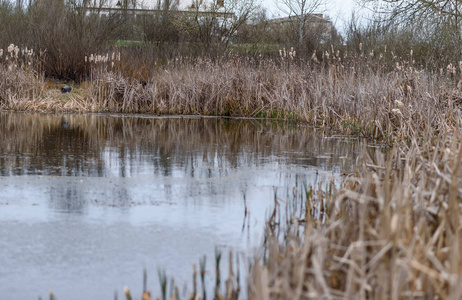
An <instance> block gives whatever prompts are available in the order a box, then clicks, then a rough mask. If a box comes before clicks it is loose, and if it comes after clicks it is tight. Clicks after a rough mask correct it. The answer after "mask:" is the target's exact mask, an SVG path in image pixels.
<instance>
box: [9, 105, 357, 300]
mask: <svg viewBox="0 0 462 300" xmlns="http://www.w3.org/2000/svg"><path fill="white" fill-rule="evenodd" d="M359 147H360V145H359V143H357V142H355V141H352V140H347V139H344V138H341V137H337V138H336V137H323V136H322V135H321V134H320V133H317V132H316V131H315V130H313V129H312V128H308V127H305V126H301V125H296V124H292V123H281V122H274V121H265V120H239V119H215V118H181V117H176V118H152V117H148V116H138V117H133V116H124V115H117V116H110V115H46V114H18V113H0V191H1V192H0V295H4V296H8V298H9V299H37V298H38V297H39V296H42V297H44V298H46V297H47V295H48V290H49V288H52V289H53V291H54V293H55V295H56V296H57V297H58V299H113V298H114V291H116V292H117V294H118V295H119V299H121V297H122V288H123V287H124V286H129V287H130V288H131V289H132V291H133V294H134V296H138V297H139V294H140V291H141V289H142V271H143V268H146V269H147V270H148V272H149V273H148V274H149V275H150V276H149V277H148V288H149V289H150V290H152V291H153V292H154V293H157V294H158V291H159V288H158V279H157V276H156V273H157V269H158V268H162V269H165V270H166V272H167V275H168V276H169V277H172V276H173V277H175V280H176V282H177V284H178V285H179V286H180V287H181V288H183V287H186V288H189V289H191V286H192V283H191V281H192V280H191V277H192V265H193V264H197V263H198V261H199V258H200V257H202V256H203V255H204V254H206V255H207V257H208V261H207V266H208V267H207V269H208V273H207V278H208V280H209V282H211V281H212V280H214V278H213V272H212V271H211V270H212V264H213V254H214V249H215V247H218V248H219V249H221V250H222V251H224V252H225V253H226V252H227V251H229V250H233V251H235V252H237V253H241V255H242V256H251V255H252V254H253V253H254V251H255V247H258V246H259V245H260V243H261V239H262V232H263V227H264V224H265V218H266V216H267V214H268V212H269V211H270V210H271V209H272V207H273V199H274V194H275V193H276V194H277V195H278V196H279V197H281V198H284V195H285V194H286V193H287V192H288V191H290V189H291V187H293V186H296V185H300V184H301V183H303V182H306V183H308V184H317V183H319V182H322V181H326V180H328V179H329V178H330V177H332V176H336V175H337V176H338V174H340V173H341V172H343V171H346V172H350V171H351V168H352V164H353V162H354V161H355V159H356V155H357V152H358V151H359ZM245 212H247V215H246V216H245Z"/></svg>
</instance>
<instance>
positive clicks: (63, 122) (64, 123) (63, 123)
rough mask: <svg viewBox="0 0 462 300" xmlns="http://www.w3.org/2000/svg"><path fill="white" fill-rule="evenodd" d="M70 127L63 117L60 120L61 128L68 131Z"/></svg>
mask: <svg viewBox="0 0 462 300" xmlns="http://www.w3.org/2000/svg"><path fill="white" fill-rule="evenodd" d="M70 127H71V125H70V124H69V121H68V120H67V119H66V117H64V116H63V117H62V118H61V128H62V129H64V130H68V129H69V128H70Z"/></svg>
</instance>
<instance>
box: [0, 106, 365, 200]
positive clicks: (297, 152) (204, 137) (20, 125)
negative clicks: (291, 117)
mask: <svg viewBox="0 0 462 300" xmlns="http://www.w3.org/2000/svg"><path fill="white" fill-rule="evenodd" d="M0 140H1V141H2V143H1V144H0V175H10V174H14V175H23V174H45V175H61V176H62V175H64V176H107V177H110V176H111V177H112V176H114V177H131V176H133V175H137V176H138V175H140V174H141V175H145V176H149V175H150V174H152V175H157V176H180V177H186V178H216V177H220V178H221V177H224V176H227V175H228V174H229V172H230V170H233V169H236V168H240V167H245V166H257V167H259V166H262V165H265V164H266V163H268V162H272V163H274V162H279V163H281V164H283V165H285V164H289V165H291V164H293V165H302V166H316V167H319V168H320V169H325V170H332V169H333V168H334V169H335V168H336V170H337V171H341V169H342V159H340V157H341V156H345V155H348V158H347V159H346V166H347V168H350V166H351V165H352V163H353V162H354V160H355V155H356V153H357V152H358V148H359V147H360V145H359V143H356V142H348V141H343V140H341V139H325V138H322V137H320V135H319V134H318V133H316V132H315V131H314V130H313V129H312V128H308V127H305V126H301V125H297V124H293V123H288V122H276V121H268V120H236V119H217V118H139V117H110V116H107V115H103V116H96V115H87V116H86V115H67V116H66V118H64V117H63V116H62V115H41V114H15V113H1V114H0ZM175 172H176V173H175ZM204 186H207V189H217V188H219V187H217V186H214V185H213V184H212V183H207V184H205V185H204ZM225 188H226V187H222V189H223V190H222V191H220V190H213V191H211V192H214V193H220V192H223V191H224V192H225ZM166 193H167V192H166ZM170 193H171V191H170ZM71 194H72V193H71ZM76 197H77V196H76Z"/></svg>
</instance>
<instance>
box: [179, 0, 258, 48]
mask: <svg viewBox="0 0 462 300" xmlns="http://www.w3.org/2000/svg"><path fill="white" fill-rule="evenodd" d="M257 8H258V5H257V4H256V0H226V1H223V0H211V1H203V0H193V2H192V5H191V10H192V12H194V14H193V20H194V23H195V27H196V28H197V31H196V32H197V34H198V38H199V40H200V42H201V43H202V44H203V46H204V47H205V48H209V47H210V45H211V44H212V43H219V44H221V45H224V46H225V47H227V45H228V44H229V42H230V41H231V39H232V37H233V36H234V34H235V33H236V32H237V30H238V29H239V28H240V27H241V26H242V25H243V24H245V23H246V22H247V21H248V20H249V18H250V17H251V15H252V14H253V13H254V12H255V11H256V9H257ZM185 24H187V23H185Z"/></svg>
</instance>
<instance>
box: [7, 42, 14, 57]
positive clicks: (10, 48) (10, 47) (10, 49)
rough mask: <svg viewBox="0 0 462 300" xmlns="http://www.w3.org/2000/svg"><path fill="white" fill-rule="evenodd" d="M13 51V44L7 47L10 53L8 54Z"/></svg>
mask: <svg viewBox="0 0 462 300" xmlns="http://www.w3.org/2000/svg"><path fill="white" fill-rule="evenodd" d="M13 50H14V44H10V45H9V46H8V53H10V54H11V53H13ZM11 56H13V55H11Z"/></svg>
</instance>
